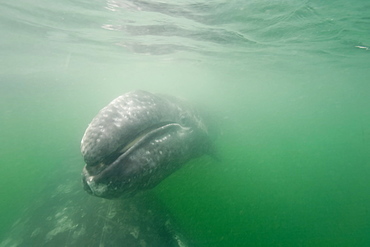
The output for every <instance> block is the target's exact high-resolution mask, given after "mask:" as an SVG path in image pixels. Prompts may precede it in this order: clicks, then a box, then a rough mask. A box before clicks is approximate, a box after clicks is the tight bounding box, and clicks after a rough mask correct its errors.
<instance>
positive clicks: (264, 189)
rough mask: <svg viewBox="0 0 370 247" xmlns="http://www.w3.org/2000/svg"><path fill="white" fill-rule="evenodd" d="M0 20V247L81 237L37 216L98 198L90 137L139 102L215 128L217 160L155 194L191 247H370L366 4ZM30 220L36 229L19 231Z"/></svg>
mask: <svg viewBox="0 0 370 247" xmlns="http://www.w3.org/2000/svg"><path fill="white" fill-rule="evenodd" d="M0 13H1V15H0V28H1V31H2V32H1V40H0V45H1V50H0V54H1V60H0V111H1V115H0V122H1V128H0V137H1V142H0V155H1V164H0V171H1V172H0V192H1V201H0V209H1V210H0V218H1V220H0V246H53V245H52V244H51V242H50V241H51V239H52V237H58V241H61V243H64V245H61V246H74V245H72V244H70V243H71V242H68V241H70V239H65V238H64V237H63V236H64V235H63V234H64V233H65V232H67V231H68V232H69V235H68V236H73V237H74V238H75V240H76V241H77V239H78V238H80V235H79V233H81V232H82V230H81V231H79V232H77V231H76V229H78V226H77V225H78V224H79V223H78V222H75V224H76V225H72V224H70V222H69V221H67V220H66V221H63V220H60V221H58V226H57V227H56V228H55V229H51V228H50V229H49V232H46V233H47V234H46V235H45V236H42V225H43V224H44V223H43V222H44V221H46V219H48V220H49V219H51V218H47V217H46V216H45V217H44V215H43V213H46V212H44V211H43V209H44V208H45V210H46V206H45V205H52V207H56V206H57V205H58V204H59V203H61V201H56V200H54V201H53V198H56V197H55V196H57V195H55V194H53V193H54V192H53V191H59V192H60V193H64V194H63V196H64V197H63V198H64V199H65V200H67V201H69V202H70V205H72V204H73V203H74V204H78V205H79V206H81V205H80V204H82V203H84V202H85V201H84V200H85V199H83V200H82V199H81V200H78V198H82V197H81V196H79V195H80V194H78V196H76V195H77V194H73V196H72V194H70V193H74V192H75V193H81V195H83V196H85V194H86V198H93V197H91V196H90V195H87V193H86V192H84V191H83V188H82V184H81V183H80V180H81V171H82V168H83V166H84V161H83V158H82V156H81V154H80V141H81V138H82V135H83V134H84V131H85V129H86V127H87V126H88V124H89V123H90V121H91V120H92V118H93V117H94V116H95V115H96V114H97V113H98V111H99V110H100V109H101V108H103V107H104V106H105V105H107V104H108V103H109V102H110V101H111V100H112V99H114V98H115V97H117V96H119V95H121V94H124V93H126V92H129V91H132V90H135V89H142V90H146V91H150V92H154V93H164V94H170V95H175V96H178V97H182V98H186V99H188V100H189V101H191V102H194V103H196V104H197V105H199V106H200V107H202V108H204V109H207V111H208V112H209V114H210V115H212V119H213V121H214V123H215V124H216V125H217V129H218V134H217V138H216V140H215V146H216V154H215V155H214V156H215V157H213V156H203V157H200V158H198V159H194V160H192V161H191V162H189V163H188V164H186V165H185V166H184V167H183V168H181V169H180V170H179V171H177V172H175V173H174V174H172V175H171V176H170V177H168V178H167V179H165V180H164V181H163V182H162V183H160V184H159V185H158V186H157V187H156V188H154V189H153V190H152V191H151V192H150V193H151V196H152V197H153V198H155V200H156V203H160V204H161V205H162V206H161V207H163V208H165V211H166V213H164V214H169V215H171V217H172V219H173V221H174V222H176V231H178V232H181V236H183V237H184V238H185V239H187V240H186V246H196V247H207V246H212V247H230V246H261V247H265V246H266V247H267V246H269V247H270V246H305V247H306V246H315V247H317V246H325V247H326V246H336V247H337V246H356V247H362V246H363V247H366V246H370V234H369V233H370V2H369V1H365V0H355V1H344V0H337V1H332V0H329V1H317V0H312V1H311V0H276V1H273V0H230V1H226V0H215V1H204V0H203V1H201V0H181V1H180V0H179V1H167V0H153V1H150V0H138V1H134V0H132V1H130V0H105V1H104V0H92V1H86V0H75V1H67V0H65V1H42V0H33V1H26V0H19V1H3V2H2V3H0ZM67 182H68V184H69V182H70V183H73V186H74V187H68V186H69V185H68V184H67ZM51 188H55V190H53V189H51ZM70 195H71V196H70ZM76 198H77V199H76ZM84 198H85V197H84ZM76 200H78V201H76ZM101 200H103V199H101ZM46 201H48V202H47V203H46ZM44 202H45V204H44ZM86 202H88V203H91V204H93V203H97V202H101V203H102V205H103V204H104V202H105V201H97V200H94V199H86ZM162 211H163V210H162V209H161V212H162ZM31 212H37V214H36V213H31ZM94 213H96V212H93V211H92V212H90V215H89V216H87V217H94ZM29 215H34V216H35V217H34V218H35V219H36V221H35V222H33V223H32V224H33V225H34V229H26V230H25V227H23V228H22V227H21V228H19V225H20V223H19V222H27V220H23V219H28V218H27V217H30V216H29ZM50 217H55V218H56V219H58V218H57V217H58V216H57V215H54V216H50ZM115 217H116V219H114V216H112V218H110V219H111V220H117V215H116V216H115ZM144 217H145V216H144ZM108 218H109V217H108ZM37 219H39V220H40V221H39V222H38V221H37ZM22 224H23V223H22ZM25 224H26V223H25ZM63 224H65V225H63ZM80 225H81V224H80ZM99 227H100V226H99V224H98V223H97V224H96V229H98V228H99ZM102 228H103V226H102ZM103 230H104V229H103ZM22 232H30V233H32V234H31V235H32V236H31V237H30V239H31V238H32V237H38V238H40V239H43V242H37V244H36V242H32V243H33V244H34V245H33V244H31V245H30V244H29V243H27V242H25V241H26V240H25V239H26V238H25V234H23V233H22ZM104 234H106V233H104ZM115 234H119V233H115ZM140 234H144V233H140ZM133 235H135V234H133ZM15 236H17V237H15ZM135 236H136V235H135ZM23 237H24V239H23ZM93 237H94V238H96V239H98V238H99V239H102V238H103V237H102V238H100V237H99V236H92V238H93ZM113 237H114V236H113ZM48 241H49V242H48ZM63 241H65V242H63ZM83 241H84V243H86V244H87V246H104V244H102V242H100V243H99V242H94V241H91V242H86V241H88V240H86V239H84V240H83ZM100 241H102V240H100ZM76 243H77V242H76ZM179 245H180V244H179ZM76 246H77V245H76ZM80 246H81V245H80ZM105 246H109V245H108V244H106V245H105ZM122 246H130V245H129V244H124V243H122ZM138 246H139V245H138ZM142 246H144V245H143V244H142ZM146 246H156V245H154V244H153V245H150V243H149V244H147V245H146ZM182 246H185V244H183V245H182Z"/></svg>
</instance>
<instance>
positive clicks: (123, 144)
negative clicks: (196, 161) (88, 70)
mask: <svg viewBox="0 0 370 247" xmlns="http://www.w3.org/2000/svg"><path fill="white" fill-rule="evenodd" d="M208 132H209V131H208V127H207V124H206V121H205V119H204V117H203V116H201V114H200V112H199V111H198V110H196V109H195V108H194V107H193V106H191V105H190V104H189V103H188V102H186V101H184V100H182V99H178V98H175V97H172V96H167V95H160V94H152V93H149V92H146V91H133V92H129V93H126V94H124V95H121V96H119V97H118V98H116V99H114V100H113V101H112V102H110V103H109V104H108V105H107V106H106V107H104V108H103V109H102V110H100V112H99V113H98V114H97V115H96V116H95V118H94V119H93V120H92V121H91V123H90V124H89V126H88V127H87V129H86V131H85V134H84V135H83V138H82V141H81V153H82V155H83V158H84V161H85V164H86V165H85V167H84V168H83V172H82V181H83V185H84V189H85V190H86V191H87V192H88V193H90V194H92V195H94V196H97V197H103V198H117V197H131V196H133V195H135V194H136V193H137V192H139V191H142V190H146V189H150V188H153V187H155V186H156V185H158V184H159V183H160V182H161V181H162V180H163V179H165V178H166V177H168V176H169V175H170V174H172V173H173V172H174V171H176V170H177V169H179V168H180V167H181V166H182V165H183V164H185V163H186V162H188V161H189V160H191V159H193V158H196V157H198V156H201V155H203V154H205V153H207V152H208V151H209V149H210V147H211V142H210V138H209V133H208Z"/></svg>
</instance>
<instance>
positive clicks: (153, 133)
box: [83, 122, 187, 177]
mask: <svg viewBox="0 0 370 247" xmlns="http://www.w3.org/2000/svg"><path fill="white" fill-rule="evenodd" d="M179 128H180V129H187V128H186V127H184V126H182V125H180V124H178V123H175V122H164V123H159V124H156V125H152V126H150V127H148V128H147V129H145V130H143V131H141V132H139V133H138V134H137V135H136V137H134V138H133V139H132V140H131V141H128V142H127V141H126V142H125V143H126V144H125V145H123V146H122V147H121V148H119V149H118V150H116V151H115V152H112V153H110V154H109V155H107V156H106V157H105V158H104V159H102V161H101V162H99V163H97V164H86V166H85V169H84V174H83V175H84V176H85V177H87V176H88V177H93V176H97V175H99V174H100V173H102V172H103V171H104V170H105V169H107V168H108V167H109V166H111V164H113V163H115V162H116V161H117V160H122V159H123V158H125V157H127V156H129V155H130V154H131V153H132V152H133V151H134V150H136V149H138V148H140V146H141V145H142V144H144V143H147V142H149V141H152V140H155V139H156V137H158V136H161V135H162V134H163V133H167V132H171V131H172V130H174V129H179Z"/></svg>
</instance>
